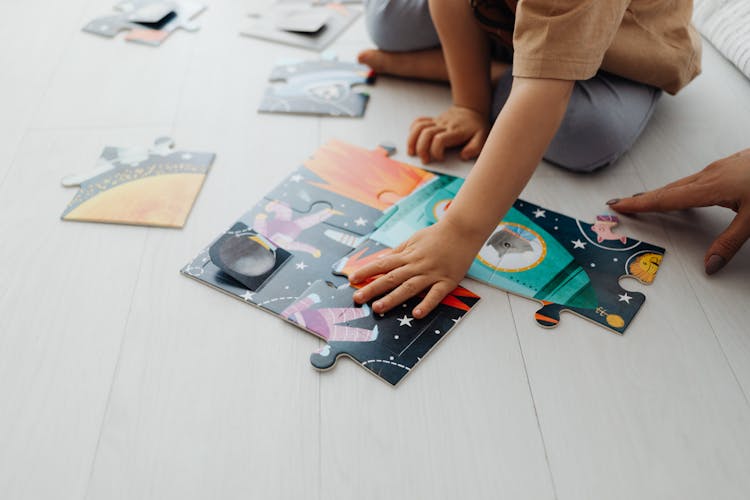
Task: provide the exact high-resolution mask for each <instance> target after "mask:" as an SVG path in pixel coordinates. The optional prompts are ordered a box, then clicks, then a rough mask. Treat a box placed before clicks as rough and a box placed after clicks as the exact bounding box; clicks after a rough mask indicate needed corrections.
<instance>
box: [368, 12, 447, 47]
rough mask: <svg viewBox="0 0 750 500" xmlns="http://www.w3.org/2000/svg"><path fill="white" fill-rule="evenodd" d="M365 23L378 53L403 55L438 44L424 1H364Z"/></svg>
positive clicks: (438, 40)
mask: <svg viewBox="0 0 750 500" xmlns="http://www.w3.org/2000/svg"><path fill="white" fill-rule="evenodd" d="M365 24H366V26H367V31H368V33H369V34H370V38H372V41H373V42H374V43H375V45H376V46H377V47H378V48H379V49H380V50H386V51H389V52H406V51H412V50H422V49H427V48H431V47H436V46H438V45H439V44H440V39H439V38H438V35H437V32H436V31H435V27H434V26H433V24H432V18H431V17H430V11H429V8H428V5H427V0H368V1H367V2H365Z"/></svg>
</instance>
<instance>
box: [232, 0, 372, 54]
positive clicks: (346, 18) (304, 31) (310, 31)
mask: <svg viewBox="0 0 750 500" xmlns="http://www.w3.org/2000/svg"><path fill="white" fill-rule="evenodd" d="M360 14H361V10H360V9H357V8H353V7H350V6H345V5H342V4H341V3H333V2H331V3H328V2H326V3H324V4H320V5H315V4H314V3H313V2H310V1H309V0H306V1H279V2H276V3H275V4H274V5H273V6H271V8H270V9H269V10H268V11H266V12H262V13H261V12H256V13H252V14H250V16H249V19H248V22H247V23H246V26H245V27H243V28H242V30H241V31H240V33H242V34H243V35H247V36H250V37H253V38H259V39H261V40H267V41H271V42H277V43H283V44H286V45H292V46H295V47H301V48H304V49H310V50H316V51H321V50H323V49H324V48H326V47H327V46H328V45H329V44H330V43H331V42H333V41H334V40H335V39H336V38H338V37H339V35H341V33H343V32H344V31H345V30H346V29H347V28H348V27H349V25H350V24H352V23H353V22H354V20H355V19H357V17H359V15H360Z"/></svg>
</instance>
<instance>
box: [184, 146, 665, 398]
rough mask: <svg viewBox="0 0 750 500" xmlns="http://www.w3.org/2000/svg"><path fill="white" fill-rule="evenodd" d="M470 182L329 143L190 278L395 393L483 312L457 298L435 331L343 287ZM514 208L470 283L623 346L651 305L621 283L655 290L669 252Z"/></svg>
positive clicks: (432, 320) (201, 258)
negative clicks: (306, 338)
mask: <svg viewBox="0 0 750 500" xmlns="http://www.w3.org/2000/svg"><path fill="white" fill-rule="evenodd" d="M462 182H463V180H462V179H459V178H456V177H452V176H448V175H443V174H435V173H431V172H429V171H426V170H423V169H420V168H417V167H413V166H411V165H408V164H405V163H401V162H398V161H396V160H393V159H391V158H389V157H388V151H387V150H386V149H385V148H382V147H379V148H377V149H376V150H374V151H370V150H366V149H363V148H359V147H356V146H352V145H349V144H346V143H343V142H339V141H331V142H329V143H327V144H326V145H324V146H323V147H321V148H320V149H319V150H318V151H317V152H315V154H314V155H313V156H312V157H311V158H309V159H308V160H307V161H306V162H305V163H304V165H303V166H301V167H299V168H298V169H297V170H296V171H294V172H293V173H292V174H291V175H290V176H288V177H287V178H286V179H285V180H284V181H283V182H282V183H281V184H280V185H279V186H277V187H276V188H275V189H273V190H271V191H270V192H269V193H268V194H267V195H266V197H265V198H264V199H263V200H261V201H260V202H259V203H258V204H256V205H255V207H253V209H251V210H250V211H249V212H247V213H246V214H245V215H243V216H242V217H241V218H240V219H239V220H238V221H237V222H235V223H234V224H233V225H232V226H231V227H230V229H228V230H227V231H226V232H225V233H223V234H222V235H220V236H219V237H218V238H217V239H215V240H214V242H213V243H211V244H210V245H209V246H208V247H206V248H205V249H204V250H203V251H201V252H200V253H199V254H198V255H197V256H196V257H195V258H194V259H193V260H192V261H191V262H190V263H188V264H187V265H186V266H185V267H184V268H183V269H182V271H181V272H182V273H183V274H184V275H186V276H188V277H191V278H194V279H196V280H198V281H200V282H202V283H204V284H206V285H209V286H211V287H213V288H215V289H218V290H220V291H222V292H224V293H227V294H229V295H231V296H233V297H235V298H237V299H239V300H242V301H245V302H247V303H249V304H251V305H254V306H256V307H259V308H261V309H263V310H266V311H267V312H270V313H271V314H274V315H276V316H278V317H281V318H282V319H284V320H286V321H288V322H291V323H293V324H295V325H296V326H299V327H301V328H303V329H305V330H307V331H309V332H311V333H313V334H315V335H316V336H318V337H319V338H321V339H323V340H324V341H326V345H325V346H324V347H323V348H322V349H320V350H319V351H318V352H316V353H313V354H312V355H311V358H310V361H311V363H312V365H313V366H314V367H315V368H318V369H322V370H324V369H329V368H331V367H333V366H334V364H335V363H336V361H337V359H338V358H339V357H340V356H346V357H349V358H351V359H353V360H355V361H356V362H358V363H359V364H360V365H362V366H363V367H365V368H366V369H368V370H369V371H370V372H371V373H373V374H374V375H376V376H378V377H379V378H381V379H382V380H384V381H386V382H388V383H390V384H392V385H396V384H398V383H399V382H400V381H401V380H402V379H403V378H404V377H405V376H406V375H407V374H408V373H410V372H411V371H412V370H413V369H414V367H415V366H416V365H417V364H418V363H419V362H420V361H421V360H422V359H423V358H424V356H426V355H427V353H428V352H429V351H430V350H431V349H432V348H433V347H434V346H435V345H436V344H437V343H438V342H439V341H440V340H442V339H443V338H444V337H445V336H446V335H447V334H448V333H449V332H450V331H451V330H452V329H453V328H454V327H455V325H456V324H457V323H458V322H459V321H460V320H461V318H462V317H463V316H464V315H465V314H466V313H467V312H469V311H470V310H471V309H472V308H473V307H474V306H475V305H476V303H477V302H478V301H479V297H478V296H477V295H475V294H473V293H472V292H470V291H469V290H466V289H464V288H462V287H458V288H456V289H455V290H454V291H453V292H452V293H451V294H449V295H448V297H446V298H445V299H444V300H443V301H442V303H441V304H440V305H439V306H438V308H437V309H436V310H435V311H433V312H432V313H431V314H430V315H428V316H427V317H426V318H424V319H421V320H417V319H415V318H412V317H411V316H410V312H411V311H412V309H413V308H414V307H415V306H416V304H417V302H418V301H419V300H420V297H419V296H418V297H416V298H414V299H411V300H409V301H407V302H406V303H404V304H401V305H400V306H399V307H396V308H394V309H393V310H391V311H390V312H388V313H386V314H382V315H381V314H373V312H372V310H371V308H370V306H369V305H366V304H365V305H362V306H359V305H357V304H355V303H354V302H353V299H352V295H353V292H354V290H355V289H354V288H353V287H352V286H351V285H350V284H349V283H348V280H347V278H346V276H347V275H348V274H349V273H351V272H352V271H353V270H355V269H358V268H359V267H361V266H362V265H364V264H366V263H368V262H371V261H372V260H374V259H377V258H379V257H381V256H383V255H387V254H388V253H389V252H390V251H391V249H392V248H393V247H395V246H397V245H398V244H400V243H401V242H402V241H404V240H405V239H406V238H408V237H409V236H411V235H412V234H413V233H414V232H415V231H417V230H418V229H420V228H423V227H427V226H428V225H430V224H433V223H435V222H436V221H437V220H438V219H439V218H440V217H441V216H442V214H443V213H445V210H447V209H449V206H450V201H451V200H452V198H453V196H454V195H455V193H456V192H457V191H458V189H459V187H460V186H461V183H462ZM616 224H617V220H616V217H614V216H611V215H607V216H600V217H598V218H597V221H596V222H595V223H593V224H587V223H584V222H581V221H578V220H575V219H573V218H571V217H568V216H565V215H562V214H558V213H556V212H553V211H550V210H547V209H544V208H542V207H539V206H537V205H534V204H532V203H529V202H526V201H523V200H518V201H516V203H515V204H514V206H513V208H512V209H511V211H510V212H509V213H508V214H507V215H506V217H505V218H504V219H503V220H502V221H501V222H500V223H499V224H498V226H497V229H496V230H495V231H494V232H493V234H492V235H491V236H490V238H489V239H488V240H487V243H486V244H485V245H484V246H483V247H482V250H481V251H480V253H479V255H478V256H477V259H476V260H475V261H474V263H473V264H472V266H471V269H470V271H469V274H468V276H469V277H473V278H475V279H477V280H479V281H483V282H486V283H489V284H490V285H492V286H495V287H497V288H500V289H503V290H507V291H509V292H511V293H514V294H518V295H522V296H525V297H528V298H532V299H535V300H537V301H539V302H541V303H542V308H541V309H540V310H539V311H538V312H537V313H536V321H537V322H538V323H539V324H540V325H542V326H546V327H551V326H555V325H556V324H557V322H558V321H559V315H560V312H561V311H563V310H569V311H572V312H573V313H575V314H577V315H580V316H583V317H585V318H586V319H589V320H592V321H594V322H595V323H597V324H599V325H601V326H603V327H604V328H606V329H608V330H609V331H612V332H615V333H620V334H621V333H624V331H625V330H626V329H627V327H628V325H629V324H630V322H631V321H632V319H633V317H634V316H635V314H636V313H637V311H638V309H639V308H640V307H641V306H642V304H643V302H644V300H645V297H644V296H643V294H640V293H636V292H627V291H625V290H624V289H622V288H620V287H619V279H620V278H621V277H622V276H630V277H634V278H636V279H638V280H639V281H641V282H642V283H650V282H651V281H653V279H654V277H655V275H656V272H657V271H658V268H659V264H660V263H661V259H662V257H663V254H664V249H662V248H660V247H657V246H655V245H651V244H648V243H645V242H641V241H637V240H634V239H631V238H627V237H625V236H620V235H617V234H616V233H615V232H613V227H614V226H615V225H616Z"/></svg>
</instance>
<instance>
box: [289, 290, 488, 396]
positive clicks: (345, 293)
mask: <svg viewBox="0 0 750 500" xmlns="http://www.w3.org/2000/svg"><path fill="white" fill-rule="evenodd" d="M353 293H354V288H352V287H350V286H349V285H347V284H344V285H343V286H340V287H331V286H330V285H329V284H327V283H325V282H323V281H318V282H316V283H314V284H313V285H312V286H311V287H310V288H309V289H308V290H306V291H305V292H304V293H303V294H302V295H301V296H300V299H299V300H298V301H296V302H295V303H294V304H292V305H290V306H289V307H288V308H286V309H285V310H284V311H282V312H281V316H282V317H283V318H285V319H287V320H289V321H291V322H293V323H295V324H297V325H298V326H300V327H302V328H304V329H306V330H308V331H309V332H311V333H314V334H315V335H317V336H318V337H320V338H321V339H323V340H325V341H326V342H327V345H326V346H325V347H323V348H322V349H320V350H319V351H317V352H315V353H313V354H312V355H311V356H310V362H311V363H312V365H313V366H314V367H315V368H317V369H319V370H328V369H331V368H333V366H334V365H335V363H336V361H337V359H338V358H339V357H340V356H347V357H349V358H351V359H353V360H354V361H356V362H358V363H359V364H360V365H362V366H363V367H365V368H367V369H368V370H370V372H372V373H373V374H374V375H376V376H377V377H379V378H381V379H382V380H384V381H386V382H388V383H389V384H392V385H397V384H398V383H399V382H400V381H401V380H402V379H403V378H404V377H405V376H406V375H408V374H409V373H410V372H411V370H413V369H414V367H415V366H416V365H417V364H418V363H419V362H420V361H421V360H422V359H423V358H424V357H425V356H426V355H427V353H428V352H429V351H430V350H431V349H432V348H433V347H435V345H437V343H438V342H440V341H441V340H442V339H443V338H445V336H446V335H447V334H448V333H449V332H450V331H451V330H452V329H453V327H454V326H456V324H457V323H458V322H459V321H460V320H461V318H462V317H463V315H464V314H465V313H466V312H468V311H469V310H471V308H472V307H473V306H474V305H475V304H476V303H477V302H478V301H479V297H478V296H477V295H474V294H473V293H471V292H469V291H468V290H466V289H464V288H460V287H459V288H456V290H454V292H453V293H452V294H451V295H449V297H448V298H447V299H446V300H444V301H443V303H441V304H440V305H439V306H438V307H437V309H436V310H435V311H433V312H432V313H431V314H430V315H429V316H427V317H426V318H423V319H421V320H419V319H416V318H413V317H411V316H410V315H411V311H412V310H413V309H414V307H415V306H416V305H417V303H418V302H419V301H420V300H421V298H419V297H417V298H414V299H411V300H409V301H407V302H406V303H404V304H402V305H401V307H397V308H395V309H393V310H391V311H389V312H388V313H386V314H373V312H372V310H371V309H370V306H369V305H366V304H365V305H362V306H360V305H357V304H355V303H354V302H353V300H352V294H353Z"/></svg>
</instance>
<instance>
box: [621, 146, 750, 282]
mask: <svg viewBox="0 0 750 500" xmlns="http://www.w3.org/2000/svg"><path fill="white" fill-rule="evenodd" d="M607 204H608V205H609V206H610V207H612V208H613V209H614V210H616V211H618V212H621V213H626V214H627V213H637V212H664V211H667V210H681V209H685V208H691V207H708V206H712V205H718V206H721V207H725V208H729V209H732V210H734V211H735V212H736V213H737V215H736V216H735V218H734V220H733V221H732V222H731V224H729V227H727V228H726V229H725V230H724V232H722V233H721V234H720V235H719V236H718V237H717V238H716V240H714V242H713V243H712V244H711V246H710V247H709V249H708V251H707V252H706V255H705V257H704V265H705V268H706V273H707V274H714V273H715V272H717V271H719V270H720V269H721V268H722V267H724V266H725V265H726V263H727V262H729V261H730V260H731V259H732V257H734V255H735V254H736V253H737V252H738V251H739V249H740V248H741V247H742V245H743V244H744V243H745V241H747V239H748V238H750V149H745V150H744V151H740V152H739V153H736V154H734V155H732V156H728V157H726V158H722V159H721V160H717V161H715V162H714V163H712V164H711V165H709V166H707V167H706V168H704V169H703V170H701V171H700V172H698V173H697V174H693V175H690V176H688V177H685V178H683V179H680V180H677V181H675V182H673V183H671V184H667V185H666V186H664V187H661V188H659V189H655V190H653V191H649V192H647V193H642V194H639V195H636V196H631V197H630V198H625V199H622V200H619V199H616V200H610V201H608V202H607Z"/></svg>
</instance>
